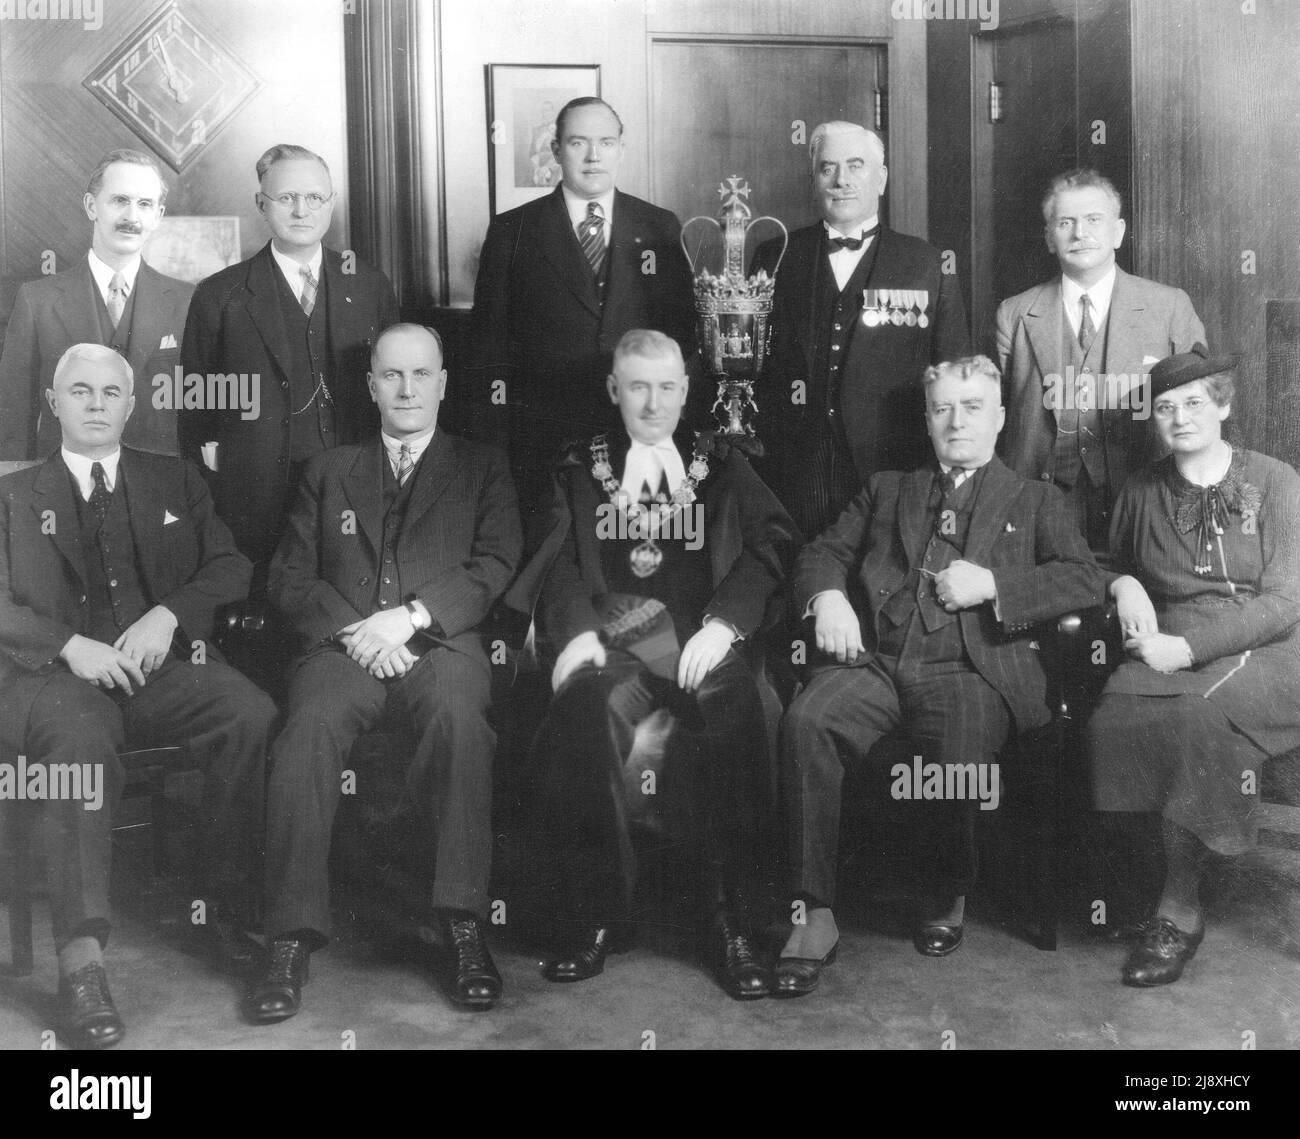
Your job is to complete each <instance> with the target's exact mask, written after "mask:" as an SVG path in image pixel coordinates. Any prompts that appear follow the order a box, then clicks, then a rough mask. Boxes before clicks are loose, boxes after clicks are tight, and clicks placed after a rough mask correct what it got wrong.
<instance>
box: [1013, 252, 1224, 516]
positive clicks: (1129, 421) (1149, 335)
mask: <svg viewBox="0 0 1300 1139" xmlns="http://www.w3.org/2000/svg"><path fill="white" fill-rule="evenodd" d="M1115 272H1116V276H1115V291H1114V292H1113V293H1112V294H1111V298H1110V314H1109V317H1108V331H1107V340H1106V361H1105V363H1106V372H1107V373H1108V374H1109V375H1111V376H1117V375H1123V376H1126V377H1128V381H1129V382H1130V383H1132V382H1138V381H1139V379H1140V378H1141V377H1144V376H1145V375H1146V374H1147V373H1149V372H1150V371H1151V365H1152V364H1153V363H1154V362H1155V361H1156V360H1162V359H1164V358H1165V357H1166V356H1170V355H1173V354H1174V353H1176V352H1186V351H1188V349H1190V348H1191V346H1192V345H1193V344H1195V343H1196V342H1197V341H1200V342H1201V343H1202V344H1203V343H1205V327H1204V325H1202V324H1201V321H1200V318H1199V317H1198V316H1197V315H1196V312H1195V310H1194V309H1193V308H1192V302H1191V300H1190V298H1189V297H1188V296H1187V294H1186V293H1185V292H1183V291H1182V289H1175V288H1171V287H1170V286H1168V285H1161V284H1158V283H1156V282H1155V281H1148V280H1146V279H1144V278H1142V277H1134V276H1133V275H1132V274H1131V273H1126V272H1124V270H1123V269H1118V268H1117V269H1116V271H1115ZM1064 319H1065V310H1064V306H1063V304H1062V301H1061V279H1060V277H1056V278H1054V279H1052V280H1051V281H1048V282H1046V283H1044V284H1042V285H1035V286H1034V287H1033V288H1032V289H1026V290H1025V291H1024V292H1023V293H1019V294H1017V295H1016V296H1014V297H1010V298H1009V299H1007V300H1005V301H1003V302H1002V303H1001V304H1000V305H999V306H998V316H997V354H998V366H999V367H1000V368H1001V369H1002V380H1003V387H1004V398H1005V400H1006V405H1007V423H1006V427H1005V428H1004V429H1003V432H1002V438H1001V440H1000V444H999V453H1000V454H1001V456H1002V460H1003V462H1005V463H1006V465H1007V466H1008V467H1010V468H1011V469H1012V470H1013V471H1015V472H1016V473H1017V474H1019V475H1022V476H1024V477H1025V478H1029V479H1043V478H1049V477H1050V473H1051V457H1052V448H1053V446H1054V444H1055V440H1056V428H1057V424H1058V422H1059V419H1060V408H1059V403H1058V405H1057V406H1050V404H1051V403H1052V402H1053V401H1049V400H1046V399H1044V395H1045V393H1047V391H1048V383H1049V381H1050V380H1051V378H1052V377H1063V376H1064V375H1065V365H1066V361H1065V359H1064V345H1063V343H1062V335H1061V326H1062V323H1063V321H1064ZM1135 406H1136V407H1140V406H1141V403H1140V401H1138V400H1136V399H1134V400H1132V401H1130V409H1125V408H1111V409H1109V410H1106V411H1104V412H1103V414H1102V427H1103V430H1104V432H1105V446H1106V466H1107V474H1108V478H1109V483H1110V486H1109V491H1110V500H1111V501H1112V502H1114V500H1115V499H1116V498H1117V497H1118V496H1119V492H1120V490H1121V489H1122V488H1123V486H1124V483H1125V481H1126V480H1127V478H1128V475H1129V473H1130V471H1132V470H1135V469H1137V468H1138V467H1140V466H1142V465H1143V464H1144V463H1146V462H1148V461H1149V460H1151V459H1154V458H1156V457H1157V456H1156V453H1155V441H1154V437H1153V435H1152V434H1151V432H1150V429H1149V428H1150V424H1149V422H1148V418H1149V411H1150V407H1149V401H1148V405H1147V412H1148V417H1146V418H1144V417H1142V416H1140V415H1138V416H1135V415H1134V413H1133V411H1132V410H1131V408H1132V407H1135Z"/></svg>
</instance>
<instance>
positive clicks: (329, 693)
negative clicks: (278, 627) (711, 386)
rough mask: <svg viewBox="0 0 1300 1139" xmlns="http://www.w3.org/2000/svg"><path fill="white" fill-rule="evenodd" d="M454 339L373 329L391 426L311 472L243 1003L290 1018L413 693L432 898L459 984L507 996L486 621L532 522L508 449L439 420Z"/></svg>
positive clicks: (287, 565)
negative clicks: (432, 840) (353, 813)
mask: <svg viewBox="0 0 1300 1139" xmlns="http://www.w3.org/2000/svg"><path fill="white" fill-rule="evenodd" d="M442 360H443V357H442V341H441V340H440V339H439V337H438V334H437V333H436V332H435V331H433V330H432V329H430V328H424V327H421V326H420V325H414V324H399V325H396V326H394V327H392V328H389V329H388V330H386V331H385V332H384V333H383V335H381V336H380V337H379V339H378V340H377V341H376V342H375V349H374V357H373V359H372V361H371V369H370V374H369V386H370V394H371V397H372V398H373V399H374V401H375V403H377V404H378V405H379V414H380V419H381V423H382V427H381V433H380V434H379V435H378V436H377V437H374V436H372V437H371V438H370V439H367V440H366V441H365V442H363V443H357V444H352V445H349V446H344V447H336V448H334V449H333V450H330V451H326V452H324V453H323V454H321V455H317V456H316V457H314V458H313V459H311V460H310V461H309V462H308V463H307V465H306V467H305V468H304V471H303V475H302V480H301V483H300V486H299V490H298V497H297V499H296V501H295V503H294V507H293V511H292V513H291V514H290V517H289V527H288V531H287V533H286V534H285V536H284V539H283V540H282V541H281V543H280V548H279V550H278V551H277V552H276V555H275V559H274V561H273V562H272V563H271V576H270V583H269V597H270V599H271V602H272V604H274V605H275V606H276V608H277V609H279V610H280V611H281V613H282V614H283V615H284V617H285V618H286V619H287V620H288V621H289V622H290V624H291V625H292V626H293V629H294V631H295V632H296V633H297V635H298V640H299V642H300V645H299V647H300V649H301V651H302V655H301V657H300V658H299V659H298V661H297V662H296V666H295V669H294V672H293V674H292V676H291V678H290V684H289V699H288V710H287V713H286V721H285V725H284V728H283V730H282V731H281V732H280V735H279V736H278V737H277V739H276V741H275V744H274V745H273V747H272V750H271V783H270V788H269V791H268V799H267V828H266V829H267V886H266V892H267V916H266V923H265V925H266V932H267V936H268V937H269V938H270V939H271V940H270V959H269V963H268V966H267V970H266V973H265V974H264V976H263V977H262V978H261V980H260V981H259V982H258V984H257V985H256V986H255V987H254V989H253V990H252V992H251V993H250V994H249V997H248V1000H247V1003H246V1008H247V1010H248V1014H249V1016H250V1017H251V1018H252V1019H253V1020H255V1021H257V1022H259V1023H271V1022H274V1021H279V1020H284V1019H286V1018H287V1017H291V1016H293V1015H294V1013H296V1012H297V1011H298V1008H299V1005H300V1004H301V1000H302V984H303V982H304V981H305V980H306V979H307V962H308V958H309V956H310V954H311V953H312V951H313V950H315V949H319V948H321V947H322V946H323V945H325V944H326V942H327V941H328V940H329V935H330V928H331V922H330V906H329V873H328V859H329V849H330V833H331V831H332V829H333V824H334V812H335V811H336V810H337V808H338V802H339V795H340V788H341V782H340V780H341V776H342V773H343V768H344V766H345V765H346V763H347V758H348V753H349V751H350V750H351V748H352V743H353V741H354V740H355V739H356V738H357V736H359V735H360V734H361V733H362V732H364V731H366V730H367V729H368V728H369V727H370V726H371V725H372V724H374V723H375V722H376V721H377V720H378V719H379V718H380V717H381V716H382V715H383V713H384V710H385V708H386V707H389V708H395V709H400V710H401V712H402V713H403V715H405V716H406V717H407V718H408V720H409V722H410V724H411V727H412V729H413V731H414V738H415V748H414V752H413V754H412V756H411V762H410V767H409V768H408V771H407V785H408V787H409V788H410V790H411V794H412V797H413V799H414V801H415V804H416V806H417V807H418V809H419V810H420V811H421V813H422V814H423V816H424V817H425V819H426V820H427V822H428V825H429V826H430V827H431V828H432V829H433V831H434V834H435V837H436V851H437V853H436V866H435V868H434V869H435V874H434V883H433V893H432V897H431V899H430V904H431V907H432V909H433V911H434V913H435V917H436V921H437V925H438V926H439V927H440V928H442V929H443V930H444V932H445V933H446V936H447V944H448V948H449V949H450V951H451V956H452V957H453V958H454V979H453V982H452V987H451V996H452V999H453V1000H454V1001H456V1002H457V1003H458V1004H461V1005H465V1006H468V1007H471V1008H486V1007H490V1006H491V1005H492V1004H493V1003H494V1002H495V1001H496V1000H497V998H498V997H499V996H500V995H501V977H500V975H499V974H498V973H497V970H496V967H495V965H493V963H492V957H491V954H490V953H489V952H488V947H487V943H486V942H485V941H484V940H483V933H482V929H481V925H480V923H481V922H482V921H483V920H485V918H486V915H487V908H488V872H489V870H490V868H491V859H492V818H491V813H492V759H493V750H494V748H495V744H496V736H495V734H494V733H493V731H492V729H491V727H490V726H489V725H488V722H487V705H488V695H489V687H490V683H491V676H490V673H491V666H490V665H489V664H488V659H487V656H486V654H485V653H484V651H483V646H482V644H481V643H480V638H479V636H478V635H477V633H476V632H475V627H476V626H477V625H478V624H479V623H480V622H481V621H482V620H483V618H484V617H486V616H487V613H488V610H489V609H490V608H491V606H492V603H493V602H494V601H495V600H496V599H497V597H498V596H499V595H500V594H501V593H502V592H503V591H504V590H505V588H506V586H507V585H508V584H509V582H510V579H511V578H512V577H513V576H514V572H515V566H516V563H517V562H518V560H519V555H520V550H521V546H522V538H521V536H520V528H519V513H518V505H517V502H516V499H515V489H514V485H513V483H512V482H511V480H510V473H509V471H508V469H507V466H506V458H505V456H504V455H503V454H501V452H499V451H497V450H496V449H495V448H490V447H485V446H482V445H480V444H476V443H468V442H466V441H464V440H462V439H457V438H455V437H454V436H451V435H448V434H447V433H446V432H444V431H439V430H438V429H437V423H438V407H439V405H440V404H441V402H442V398H443V395H444V394H445V392H446V388H447V373H446V371H445V370H444V369H443V366H442Z"/></svg>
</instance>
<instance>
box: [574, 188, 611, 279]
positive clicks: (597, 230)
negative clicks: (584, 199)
mask: <svg viewBox="0 0 1300 1139" xmlns="http://www.w3.org/2000/svg"><path fill="white" fill-rule="evenodd" d="M578 240H579V241H580V242H582V252H583V254H584V255H585V256H586V258H587V264H588V265H590V266H591V272H592V274H593V275H594V276H595V278H596V279H597V280H600V270H601V267H602V266H603V265H604V264H605V215H604V214H602V213H601V210H600V205H599V203H597V202H588V203H587V216H586V217H585V218H583V219H582V221H580V222H579V223H578Z"/></svg>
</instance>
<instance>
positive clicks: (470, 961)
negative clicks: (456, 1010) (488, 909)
mask: <svg viewBox="0 0 1300 1139" xmlns="http://www.w3.org/2000/svg"><path fill="white" fill-rule="evenodd" d="M447 927H448V933H449V935H450V944H449V950H450V952H451V953H452V954H454V956H455V973H456V975H455V977H454V978H453V980H452V984H451V999H452V1000H453V1001H455V1002H456V1003H457V1004H458V1005H464V1006H465V1007H466V1008H476V1009H486V1008H491V1007H492V1006H493V1005H494V1004H496V1002H497V1001H498V1000H499V999H500V998H501V974H500V973H498V972H497V967H496V965H495V964H494V963H493V961H492V954H491V953H489V952H488V947H487V942H486V941H484V940H483V931H482V930H481V929H479V924H478V919H477V918H475V917H472V916H468V915H467V916H465V917H456V918H451V919H449V921H448V923H447Z"/></svg>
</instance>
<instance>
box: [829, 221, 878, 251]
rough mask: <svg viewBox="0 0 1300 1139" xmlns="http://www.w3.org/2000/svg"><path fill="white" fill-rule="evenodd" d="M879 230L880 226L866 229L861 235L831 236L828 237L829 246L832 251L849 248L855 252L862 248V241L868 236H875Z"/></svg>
mask: <svg viewBox="0 0 1300 1139" xmlns="http://www.w3.org/2000/svg"><path fill="white" fill-rule="evenodd" d="M879 232H880V226H875V227H874V228H872V229H869V230H866V231H865V232H864V233H863V234H862V236H861V237H832V238H830V247H831V250H832V251H835V250H839V249H851V250H853V251H854V252H855V253H856V252H857V251H858V250H859V249H861V248H862V243H863V242H864V241H866V240H867V238H869V237H875V236H876V234H877V233H879Z"/></svg>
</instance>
